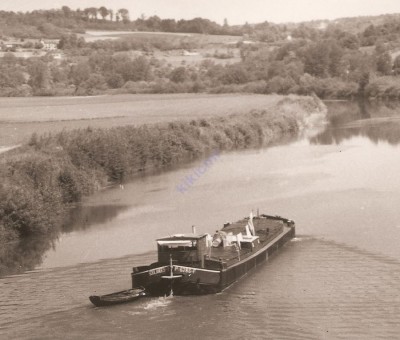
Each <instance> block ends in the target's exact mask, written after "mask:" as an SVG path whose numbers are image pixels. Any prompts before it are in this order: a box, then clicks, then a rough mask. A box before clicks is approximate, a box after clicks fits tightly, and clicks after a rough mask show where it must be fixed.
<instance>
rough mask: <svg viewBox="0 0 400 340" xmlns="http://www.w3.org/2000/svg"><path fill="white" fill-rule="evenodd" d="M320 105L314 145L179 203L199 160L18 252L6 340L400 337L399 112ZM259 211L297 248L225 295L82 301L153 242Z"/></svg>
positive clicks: (208, 183)
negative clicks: (282, 220) (325, 115)
mask: <svg viewBox="0 0 400 340" xmlns="http://www.w3.org/2000/svg"><path fill="white" fill-rule="evenodd" d="M328 107H329V124H328V125H327V126H326V128H325V129H324V131H321V132H320V133H319V134H317V135H314V136H313V137H302V138H299V139H298V140H295V141H293V142H291V143H288V144H285V145H279V146H274V147H272V148H268V149H262V150H248V151H243V152H231V153H222V154H220V155H219V156H218V157H217V158H216V159H215V161H214V162H213V164H212V166H210V167H209V168H208V169H207V171H206V172H205V173H204V174H203V175H202V176H201V177H199V178H197V180H196V181H194V182H193V183H192V185H191V186H190V187H188V188H187V190H186V191H184V192H181V191H182V190H179V185H180V184H181V183H182V181H185V178H186V177H187V176H190V175H191V174H193V172H194V171H195V169H196V168H197V167H199V166H200V165H201V162H202V161H198V162H196V163H192V164H189V165H185V166H182V167H179V168H176V169H173V170H169V171H165V172H162V173H158V174H153V175H151V176H147V177H145V176H144V177H140V178H137V179H135V180H133V181H131V182H130V183H126V184H124V186H122V187H116V188H111V189H109V190H105V191H103V192H100V193H98V194H97V195H95V196H93V197H91V198H89V199H87V200H86V201H85V202H84V203H83V204H82V206H81V207H79V208H77V209H76V210H75V211H74V212H73V214H72V215H71V220H70V221H68V223H66V226H65V227H64V232H63V233H62V234H61V235H59V236H58V238H57V239H53V240H51V241H49V242H47V243H46V242H42V243H38V242H33V241H31V242H27V244H25V245H24V247H23V248H21V249H20V250H19V252H18V253H16V254H14V255H13V256H14V257H13V261H10V263H11V264H10V268H9V269H10V272H11V271H14V272H17V271H19V272H20V274H18V275H10V276H6V277H3V278H2V279H0V338H4V339H6V338H7V339H8V338H16V339H31V338H35V339H54V338H63V339H64V338H66V339H79V338H85V339H117V338H118V339H120V338H132V339H175V338H182V339H186V338H189V337H190V338H194V339H218V338H227V339H398V338H399V333H400V324H399V322H398V318H399V315H400V285H399V280H400V247H399V246H398V242H399V240H400V220H399V217H400V213H399V212H398V211H399V210H398V207H399V206H400V181H399V180H398V178H399V173H400V157H399V156H398V155H399V148H400V145H399V142H400V114H399V113H398V112H400V111H399V109H398V108H397V107H396V106H395V105H389V104H387V105H378V104H375V105H371V106H368V105H365V104H357V103H346V102H332V103H328ZM257 209H259V211H260V212H261V213H268V214H279V215H282V216H285V217H288V218H291V219H294V220H295V221H296V232H297V237H296V239H294V240H293V241H292V242H290V243H288V244H287V245H286V246H285V247H284V249H282V251H280V252H278V253H277V254H276V255H274V256H273V257H272V258H271V259H270V261H269V262H268V263H266V264H265V265H263V266H261V267H259V268H258V269H257V270H256V271H255V272H253V273H252V274H251V275H248V276H247V277H245V278H244V279H242V280H240V281H239V282H237V283H236V284H234V285H233V286H232V287H230V288H228V289H227V290H225V291H224V292H222V293H220V294H217V295H208V296H200V297H170V298H144V299H142V300H139V301H138V302H135V303H132V304H126V305H119V306H115V307H110V308H94V307H93V306H92V305H91V304H90V302H89V300H88V296H89V295H91V294H92V293H98V294H102V293H107V292H112V291H117V290H121V289H125V288H129V285H130V271H131V267H132V266H136V265H141V264H147V263H150V262H152V261H153V260H154V259H155V258H156V253H155V251H154V249H155V242H154V239H156V238H158V237H161V236H166V235H169V234H171V233H181V232H190V230H191V226H192V225H193V224H194V225H196V227H197V230H198V231H199V232H212V231H214V230H215V229H218V228H219V227H220V226H221V225H222V224H223V223H224V222H226V221H228V220H231V221H235V220H237V219H239V218H241V217H243V216H246V215H248V214H249V212H250V211H251V210H253V211H254V212H255V213H256V211H257ZM12 266H14V267H13V268H11V267H12ZM28 269H29V270H28Z"/></svg>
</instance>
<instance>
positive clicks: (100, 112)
mask: <svg viewBox="0 0 400 340" xmlns="http://www.w3.org/2000/svg"><path fill="white" fill-rule="evenodd" d="M281 98H282V97H281V96H277V95H270V96H265V95H251V94H248V95H247V94H245V95H237V94H224V95H208V94H159V95H158V94H157V95H129V94H127V95H114V96H98V97H30V98H0V147H4V146H11V145H16V144H20V143H23V142H24V141H27V140H28V139H29V137H30V136H31V135H32V133H34V132H36V133H38V134H43V133H48V132H51V133H54V132H59V131H62V130H63V129H66V130H70V129H76V128H86V127H88V126H91V127H102V128H107V127H113V126H125V125H142V124H151V123H158V122H166V121H174V120H177V119H194V118H209V117H212V116H216V115H228V114H231V113H243V112H249V111H250V110H255V109H268V108H269V107H271V106H273V105H274V104H276V103H277V101H278V100H279V99H281Z"/></svg>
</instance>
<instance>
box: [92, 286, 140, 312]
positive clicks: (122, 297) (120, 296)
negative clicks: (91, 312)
mask: <svg viewBox="0 0 400 340" xmlns="http://www.w3.org/2000/svg"><path fill="white" fill-rule="evenodd" d="M143 296H146V292H145V289H144V288H142V287H140V288H134V289H128V290H122V291H120V292H116V293H111V294H107V295H100V296H98V295H92V296H89V300H90V301H91V302H92V303H93V304H94V305H95V306H97V307H101V306H110V305H116V304H119V303H126V302H131V301H135V300H137V299H139V298H141V297H143Z"/></svg>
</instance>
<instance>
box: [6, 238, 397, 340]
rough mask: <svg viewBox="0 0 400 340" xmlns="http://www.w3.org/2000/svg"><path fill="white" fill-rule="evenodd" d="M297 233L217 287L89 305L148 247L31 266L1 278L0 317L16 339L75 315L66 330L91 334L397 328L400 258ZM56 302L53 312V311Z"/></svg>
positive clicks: (228, 334) (258, 335)
mask: <svg viewBox="0 0 400 340" xmlns="http://www.w3.org/2000/svg"><path fill="white" fill-rule="evenodd" d="M300 239H301V242H291V243H290V244H287V245H286V246H285V249H283V250H282V251H281V252H279V253H278V254H277V255H276V256H273V257H272V258H271V259H270V261H269V262H268V263H266V264H265V265H263V266H261V267H260V268H258V269H257V270H256V271H254V272H253V273H252V274H251V275H248V276H247V277H245V278H244V279H243V280H241V281H240V282H238V283H236V284H234V285H233V286H232V287H230V288H229V289H227V290H225V291H224V292H223V293H221V294H216V295H207V296H197V297H196V296H193V297H172V298H167V299H165V298H149V299H148V298H143V299H141V300H139V301H137V302H136V303H132V304H126V305H121V306H115V307H112V308H106V309H101V308H92V307H89V306H90V304H89V303H88V300H87V296H88V295H89V292H91V291H93V289H97V290H99V291H100V290H101V291H102V292H103V291H112V290H115V289H118V288H120V287H119V286H124V285H125V284H129V272H130V267H131V266H132V264H138V263H139V262H140V263H146V262H148V261H149V260H150V258H151V256H154V254H147V255H143V256H135V257H131V258H129V257H126V258H122V259H115V260H108V261H104V262H98V263H96V264H91V265H82V266H79V267H72V268H68V269H63V270H57V271H43V272H39V273H33V274H29V275H28V276H30V280H27V279H26V278H25V279H23V278H21V277H15V278H7V279H5V280H6V281H8V283H9V284H8V285H3V286H2V289H1V291H0V299H1V301H2V302H5V304H4V305H2V306H0V320H1V323H3V325H4V326H6V331H7V332H8V333H6V334H13V335H14V336H15V335H17V337H18V338H22V339H23V338H30V337H31V336H32V334H34V335H35V336H37V337H44V338H46V336H47V334H52V337H53V338H62V337H63V335H64V334H65V330H66V329H69V327H70V326H69V325H70V324H72V323H73V324H74V329H73V330H72V331H71V330H69V332H70V333H69V334H71V337H73V336H75V335H76V336H79V337H84V338H89V339H91V338H92V339H95V338H96V339H97V338H113V339H117V338H121V337H126V336H128V335H129V334H135V335H136V336H137V337H138V338H152V339H165V338H187V337H188V336H190V337H191V338H202V339H215V338H219V337H220V338H229V339H238V338H243V339H262V338H264V339H265V338H271V339H276V338H279V339H390V338H393V339H395V338H397V337H398V334H399V332H400V325H399V323H398V315H400V285H399V284H398V282H399V279H400V262H398V261H396V260H393V259H389V258H385V257H383V256H381V255H379V256H378V255H376V254H372V253H368V252H365V251H361V250H359V249H355V248H352V247H348V246H344V245H341V244H337V243H334V242H329V241H324V240H319V239H313V238H309V237H306V238H300ZM121 278H122V279H121ZM122 288H123V287H122ZM16 294H19V295H18V296H19V298H18V299H15V296H17V295H16ZM57 298H58V299H59V300H58V301H57V302H58V303H55V301H56V299H57ZM39 302H40V304H39ZM13 303H14V304H19V305H18V306H17V308H15V307H16V306H11V304H13ZM7 305H9V306H7ZM54 311H59V313H56V314H52V315H50V313H52V312H54ZM4 318H5V319H4ZM17 320H19V321H17ZM39 325H40V326H39Z"/></svg>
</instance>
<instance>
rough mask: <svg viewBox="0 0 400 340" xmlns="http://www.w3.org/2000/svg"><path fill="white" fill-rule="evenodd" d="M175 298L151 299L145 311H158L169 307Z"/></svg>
mask: <svg viewBox="0 0 400 340" xmlns="http://www.w3.org/2000/svg"><path fill="white" fill-rule="evenodd" d="M172 299H173V297H172V296H168V297H159V298H154V299H151V300H150V301H149V302H148V303H147V304H146V305H145V306H144V309H145V310H156V309H159V308H163V307H166V306H168V305H169V304H170V303H171V302H172Z"/></svg>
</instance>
